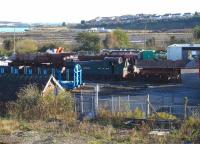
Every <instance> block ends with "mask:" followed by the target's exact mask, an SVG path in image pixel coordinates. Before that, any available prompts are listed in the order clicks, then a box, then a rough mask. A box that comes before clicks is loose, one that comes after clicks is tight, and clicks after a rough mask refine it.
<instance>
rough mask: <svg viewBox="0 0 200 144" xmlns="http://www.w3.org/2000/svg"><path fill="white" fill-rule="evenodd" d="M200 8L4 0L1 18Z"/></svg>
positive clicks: (193, 3)
mask: <svg viewBox="0 0 200 144" xmlns="http://www.w3.org/2000/svg"><path fill="white" fill-rule="evenodd" d="M195 11H200V2H199V0H48V1H47V0H1V1H0V20H1V21H3V20H10V21H24V22H62V21H67V22H80V20H82V19H86V20H87V19H92V18H95V17H97V16H115V15H123V14H137V13H158V14H159V13H160V14H163V13H168V12H171V13H175V12H195Z"/></svg>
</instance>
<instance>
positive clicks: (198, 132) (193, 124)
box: [170, 117, 200, 142]
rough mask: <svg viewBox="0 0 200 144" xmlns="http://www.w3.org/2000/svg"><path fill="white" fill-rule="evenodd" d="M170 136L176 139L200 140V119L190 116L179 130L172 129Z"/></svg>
mask: <svg viewBox="0 0 200 144" xmlns="http://www.w3.org/2000/svg"><path fill="white" fill-rule="evenodd" d="M170 136H171V138H172V139H174V140H176V141H181V140H184V141H191V142H198V141H200V119H199V118H192V117H190V118H189V119H187V120H185V121H184V123H183V124H182V125H181V128H180V129H179V130H174V131H172V133H171V135H170Z"/></svg>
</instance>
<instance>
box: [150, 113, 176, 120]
mask: <svg viewBox="0 0 200 144" xmlns="http://www.w3.org/2000/svg"><path fill="white" fill-rule="evenodd" d="M150 119H161V120H175V119H176V116H174V115H171V114H168V113H165V112H158V113H156V114H153V115H152V116H151V117H150Z"/></svg>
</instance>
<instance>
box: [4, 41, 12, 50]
mask: <svg viewBox="0 0 200 144" xmlns="http://www.w3.org/2000/svg"><path fill="white" fill-rule="evenodd" d="M3 47H4V49H6V50H11V49H13V40H9V39H6V40H4V41H3Z"/></svg>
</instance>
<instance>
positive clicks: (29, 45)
mask: <svg viewBox="0 0 200 144" xmlns="http://www.w3.org/2000/svg"><path fill="white" fill-rule="evenodd" d="M37 50H38V46H37V42H35V41H34V40H29V39H25V40H19V41H17V43H16V52H17V53H33V52H37Z"/></svg>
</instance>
